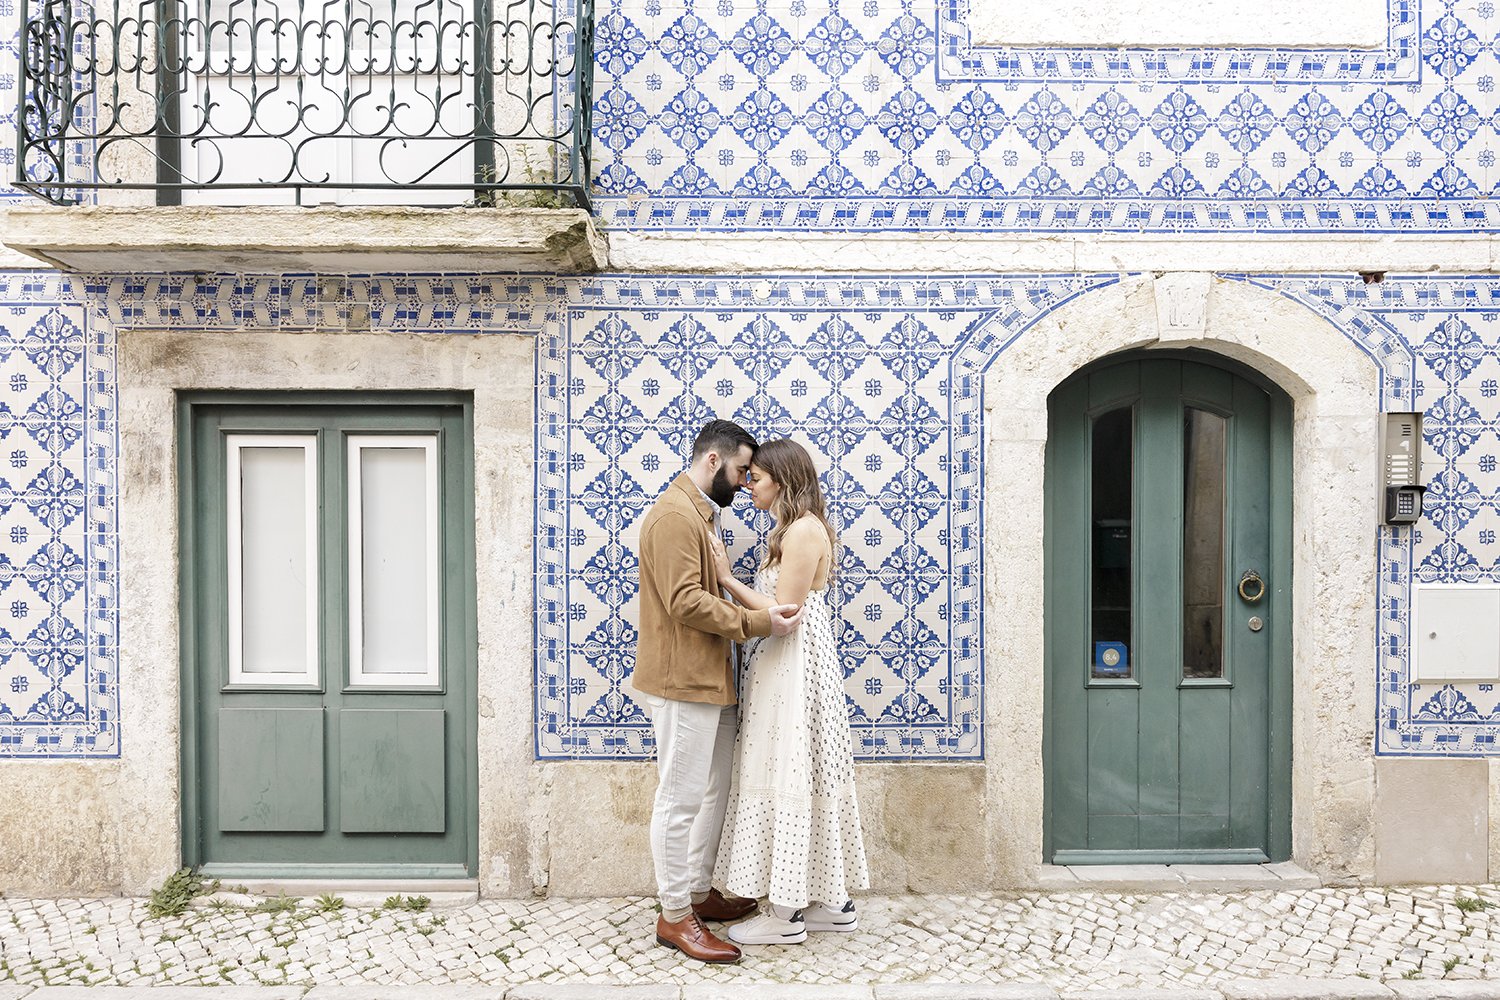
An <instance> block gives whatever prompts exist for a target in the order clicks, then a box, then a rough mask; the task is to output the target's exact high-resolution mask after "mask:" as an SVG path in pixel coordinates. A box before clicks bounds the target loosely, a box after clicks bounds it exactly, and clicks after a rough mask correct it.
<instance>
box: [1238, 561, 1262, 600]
mask: <svg viewBox="0 0 1500 1000" xmlns="http://www.w3.org/2000/svg"><path fill="white" fill-rule="evenodd" d="M1265 596H1266V581H1264V580H1262V579H1261V578H1260V574H1259V573H1257V572H1255V570H1253V569H1247V570H1245V575H1244V576H1242V577H1240V600H1242V601H1244V602H1245V603H1246V604H1258V603H1259V602H1260V599H1261V598H1262V597H1265Z"/></svg>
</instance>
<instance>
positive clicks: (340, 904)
mask: <svg viewBox="0 0 1500 1000" xmlns="http://www.w3.org/2000/svg"><path fill="white" fill-rule="evenodd" d="M316 906H317V908H318V912H319V913H337V912H338V911H339V910H342V909H343V908H344V897H343V896H335V895H334V894H333V893H331V892H325V893H323V895H321V896H319V897H318V898H317V901H316Z"/></svg>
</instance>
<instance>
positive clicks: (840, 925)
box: [803, 916, 859, 934]
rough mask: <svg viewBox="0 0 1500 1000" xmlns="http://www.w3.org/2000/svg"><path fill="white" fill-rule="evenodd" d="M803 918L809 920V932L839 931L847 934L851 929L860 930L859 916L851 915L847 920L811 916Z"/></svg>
mask: <svg viewBox="0 0 1500 1000" xmlns="http://www.w3.org/2000/svg"><path fill="white" fill-rule="evenodd" d="M803 919H804V920H806V921H807V929H808V931H809V932H823V931H837V932H840V933H844V934H847V933H849V932H850V931H857V930H859V918H858V917H855V916H851V917H850V918H849V919H848V920H846V921H834V920H817V919H813V918H809V917H804V918H803Z"/></svg>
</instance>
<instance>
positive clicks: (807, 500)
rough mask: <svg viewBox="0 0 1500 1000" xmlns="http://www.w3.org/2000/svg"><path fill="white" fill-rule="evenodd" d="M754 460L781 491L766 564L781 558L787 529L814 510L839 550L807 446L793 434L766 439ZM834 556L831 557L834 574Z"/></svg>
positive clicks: (771, 564) (775, 510)
mask: <svg viewBox="0 0 1500 1000" xmlns="http://www.w3.org/2000/svg"><path fill="white" fill-rule="evenodd" d="M754 464H755V465H756V466H758V467H759V468H760V470H761V471H762V472H764V473H765V474H766V475H768V476H770V477H771V478H772V479H773V480H775V482H776V484H777V485H778V486H780V487H781V494H780V495H779V496H777V498H776V502H775V503H773V504H772V505H771V516H772V517H774V518H776V527H774V528H772V529H771V537H770V538H769V539H767V546H768V548H769V549H770V552H769V554H768V555H767V557H766V565H767V566H775V565H776V564H777V563H779V562H781V543H782V541H783V539H784V538H785V537H786V532H787V529H788V528H790V527H791V526H792V525H793V524H795V523H796V522H797V520H798V519H799V518H801V517H802V516H803V515H805V514H811V515H813V516H814V517H816V518H817V519H818V520H819V521H820V522H822V524H823V530H824V531H827V532H828V544H829V546H830V547H831V548H832V550H833V553H834V555H835V556H837V554H838V545H839V536H838V532H836V531H834V530H833V525H832V524H831V523H829V520H828V507H827V505H826V504H825V503H824V502H823V490H822V488H821V487H820V486H819V485H818V470H817V469H815V468H813V463H812V456H810V455H808V453H807V449H806V448H804V447H802V446H801V445H800V444H798V443H797V442H795V441H793V440H791V439H790V438H778V439H777V440H775V441H767V442H766V443H765V444H763V445H761V446H760V448H759V449H757V450H756V452H755V461H754ZM833 565H834V560H833V559H830V561H829V567H828V568H829V573H830V575H831V574H832V571H833Z"/></svg>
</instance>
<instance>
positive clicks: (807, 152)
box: [594, 0, 1500, 234]
mask: <svg viewBox="0 0 1500 1000" xmlns="http://www.w3.org/2000/svg"><path fill="white" fill-rule="evenodd" d="M1368 2H1370V3H1373V4H1378V5H1380V6H1382V7H1383V8H1384V18H1385V24H1386V31H1385V37H1384V41H1383V43H1382V44H1380V45H1378V46H1377V47H1375V48H1373V49H1365V48H1349V47H1345V48H1342V49H1340V48H1327V47H1318V48H1313V47H1307V48H1298V47H1295V46H1280V47H1278V46H1269V47H1268V46H1257V45H1248V44H1247V45H1246V47H1244V48H1232V47H1231V48H1215V49H1193V48H1181V47H1179V48H1150V49H1146V48H1130V47H1124V46H1122V47H1110V48H1095V49H1087V48H1063V49H1048V48H1042V49H1038V48H1027V49H1020V48H1001V47H988V48H986V47H984V46H981V45H978V44H975V43H974V42H973V40H972V32H971V22H972V21H973V20H974V19H973V17H971V13H970V9H971V7H975V6H978V4H979V0H687V2H686V3H663V2H662V0H610V2H609V3H605V4H602V5H601V6H600V12H601V13H600V16H599V18H598V43H597V47H598V58H597V72H596V78H595V92H596V101H595V105H594V122H595V159H594V162H595V173H596V179H595V183H596V186H597V188H598V190H599V196H600V204H601V206H602V207H601V215H602V218H603V219H604V220H605V221H606V222H607V223H608V224H609V225H610V226H613V227H619V228H630V229H640V230H650V231H680V232H694V231H696V232H703V231H714V232H734V231H738V230H756V231H765V230H786V231H802V232H808V231H844V232H863V233H879V232H893V231H904V232H928V231H946V232H976V233H978V232H983V233H994V232H1011V233H1038V234H1042V233H1061V232H1070V233H1088V232H1152V233H1171V232H1216V233H1225V232H1240V233H1326V232H1338V231H1346V230H1357V231H1364V232H1368V231H1372V230H1380V231H1388V232H1464V231H1473V230H1479V229H1487V230H1493V229H1494V228H1495V227H1496V224H1497V222H1500V209H1497V208H1496V207H1495V205H1494V203H1493V202H1492V200H1491V195H1492V194H1493V192H1494V191H1495V189H1496V186H1497V185H1500V170H1497V168H1496V162H1495V155H1496V154H1495V151H1496V148H1497V143H1496V133H1495V114H1496V107H1497V98H1496V94H1495V79H1496V75H1497V74H1500V60H1497V45H1496V38H1497V32H1500V19H1497V18H1496V8H1495V4H1494V3H1493V2H1490V0H1450V2H1442V0H1368ZM1306 16H1307V17H1309V18H1316V17H1321V16H1325V15H1324V12H1323V10H1322V7H1321V6H1320V5H1307V14H1306ZM1067 34H1068V27H1067V25H1065V24H1060V25H1059V29H1058V37H1066V36H1067Z"/></svg>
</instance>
